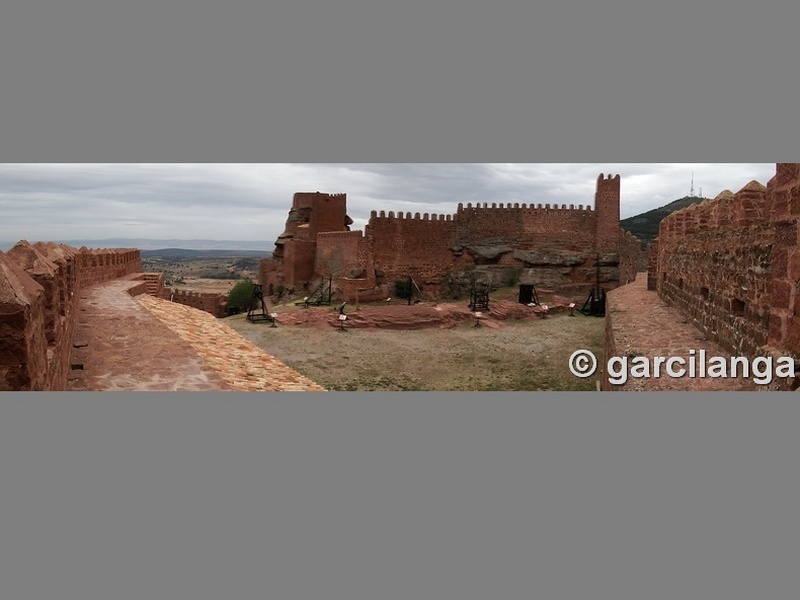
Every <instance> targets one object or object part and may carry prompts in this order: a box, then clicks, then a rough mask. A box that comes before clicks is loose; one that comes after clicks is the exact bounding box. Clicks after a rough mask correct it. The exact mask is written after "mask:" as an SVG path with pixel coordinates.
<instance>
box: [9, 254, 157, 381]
mask: <svg viewBox="0 0 800 600" xmlns="http://www.w3.org/2000/svg"><path fill="white" fill-rule="evenodd" d="M141 270H142V265H141V258H140V256H139V251H138V250H133V249H126V250H108V249H107V250H90V249H88V248H81V249H80V250H78V249H75V248H72V247H70V246H65V245H63V244H55V243H53V242H45V243H42V242H38V243H36V244H29V243H28V242H26V241H24V240H23V241H21V242H19V243H18V244H17V245H15V246H14V247H13V248H12V249H11V250H9V251H8V252H7V253H2V252H0V390H63V389H65V387H66V383H67V375H68V372H69V356H70V349H71V345H72V337H73V332H74V329H75V321H76V313H77V310H78V301H79V299H80V292H81V290H82V289H84V288H85V287H87V286H89V285H93V284H96V283H102V282H104V281H109V280H111V279H116V278H119V277H123V276H125V275H128V274H131V273H137V272H141Z"/></svg>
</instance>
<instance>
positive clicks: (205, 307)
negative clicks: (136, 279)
mask: <svg viewBox="0 0 800 600" xmlns="http://www.w3.org/2000/svg"><path fill="white" fill-rule="evenodd" d="M151 295H153V294H151ZM159 297H160V298H163V299H164V300H169V301H171V302H175V303H177V304H183V305H184V306H191V307H192V308H196V309H198V310H202V311H203V312H207V313H209V314H211V315H214V316H215V317H217V318H222V317H225V316H227V314H228V298H227V296H225V295H224V294H213V293H208V292H195V291H192V290H181V289H178V288H172V289H169V288H164V289H163V290H162V291H161V293H160V294H159Z"/></svg>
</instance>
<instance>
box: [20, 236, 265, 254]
mask: <svg viewBox="0 0 800 600" xmlns="http://www.w3.org/2000/svg"><path fill="white" fill-rule="evenodd" d="M30 241H33V240H30ZM43 241H44V240H43ZM54 241H59V242H61V243H64V244H67V245H68V246H73V247H75V248H80V247H81V246H86V247H87V248H138V249H139V250H159V249H162V248H170V249H171V248H186V249H190V250H236V251H241V250H252V251H256V252H268V251H269V250H270V249H271V248H272V246H273V244H272V243H271V242H267V241H265V240H261V241H253V240H248V241H243V240H200V239H191V240H179V239H167V240H159V239H146V238H107V239H104V240H54ZM204 256H207V255H204ZM237 256H241V255H237Z"/></svg>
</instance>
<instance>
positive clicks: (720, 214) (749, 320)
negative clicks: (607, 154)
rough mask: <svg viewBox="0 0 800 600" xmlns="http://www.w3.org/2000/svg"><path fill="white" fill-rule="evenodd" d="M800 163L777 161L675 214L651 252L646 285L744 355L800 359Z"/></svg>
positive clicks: (712, 336)
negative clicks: (762, 173) (762, 175)
mask: <svg viewBox="0 0 800 600" xmlns="http://www.w3.org/2000/svg"><path fill="white" fill-rule="evenodd" d="M799 216H800V168H798V165H797V164H794V163H792V164H785V163H784V164H778V165H777V166H776V175H775V177H773V178H772V179H771V180H770V181H769V182H768V184H767V186H764V185H762V184H760V183H758V182H757V181H751V182H750V183H748V184H747V185H746V186H744V187H743V188H742V189H741V190H739V191H738V192H736V193H735V194H734V193H732V192H730V191H729V190H725V191H723V192H722V193H720V194H719V195H718V196H717V197H716V198H715V199H714V200H706V201H704V202H702V203H701V204H699V205H693V206H690V207H688V208H685V209H683V210H680V211H677V212H675V213H672V214H671V215H669V216H668V217H667V218H665V219H664V220H663V221H662V222H661V226H660V229H659V236H658V239H657V242H656V243H655V244H654V246H653V249H652V251H651V252H652V254H651V266H650V273H649V277H650V278H651V279H652V281H650V282H649V287H651V288H655V289H656V291H657V292H658V294H659V296H660V297H661V298H663V299H664V300H665V301H666V302H668V303H669V304H672V305H674V306H675V307H677V308H679V309H680V310H681V311H682V312H683V313H684V314H686V315H687V316H688V317H689V318H690V319H691V320H692V321H693V322H694V324H695V325H697V326H698V327H699V328H700V329H701V330H702V331H703V332H704V334H705V335H706V336H707V337H708V338H709V339H711V340H713V341H715V342H717V343H719V344H720V345H722V346H723V347H725V348H726V349H728V350H730V351H731V352H735V353H737V354H741V355H744V356H756V355H761V354H763V353H765V352H771V351H778V352H789V353H792V354H793V355H795V356H798V357H800V319H798V314H800V295H799V294H798V290H797V287H798V281H800V246H798V217H799Z"/></svg>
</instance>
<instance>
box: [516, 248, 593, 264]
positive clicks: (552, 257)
mask: <svg viewBox="0 0 800 600" xmlns="http://www.w3.org/2000/svg"><path fill="white" fill-rule="evenodd" d="M514 258H516V259H517V260H519V261H520V262H522V263H524V264H525V266H528V267H536V266H548V267H577V266H578V265H582V264H584V263H585V262H586V260H587V259H588V258H589V254H587V253H585V252H574V251H570V250H530V251H526V250H515V251H514Z"/></svg>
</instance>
